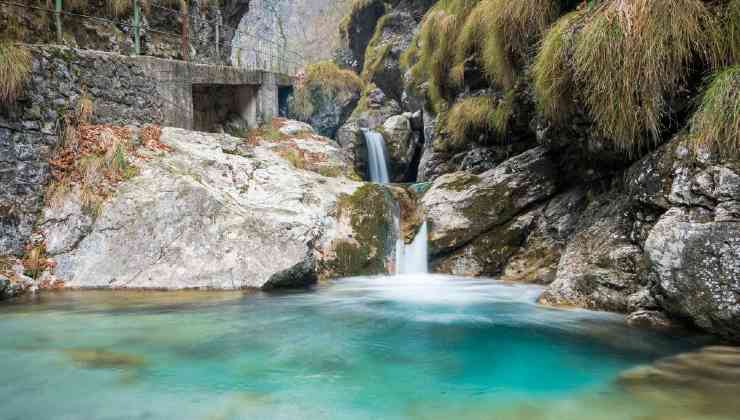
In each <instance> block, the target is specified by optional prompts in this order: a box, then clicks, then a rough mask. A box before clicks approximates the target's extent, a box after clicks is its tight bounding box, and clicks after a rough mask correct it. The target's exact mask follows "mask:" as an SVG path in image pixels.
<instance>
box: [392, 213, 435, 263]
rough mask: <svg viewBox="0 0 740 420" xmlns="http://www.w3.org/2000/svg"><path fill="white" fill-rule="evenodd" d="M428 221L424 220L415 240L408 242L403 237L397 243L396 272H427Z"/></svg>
mask: <svg viewBox="0 0 740 420" xmlns="http://www.w3.org/2000/svg"><path fill="white" fill-rule="evenodd" d="M427 240H428V233H427V223H426V222H424V223H422V225H421V228H419V232H417V233H416V236H415V237H414V240H413V241H412V242H411V243H410V244H406V243H405V242H404V241H403V239H399V240H398V244H397V245H396V274H410V273H427V272H429V268H428V263H427V259H428V254H427V253H428V250H427Z"/></svg>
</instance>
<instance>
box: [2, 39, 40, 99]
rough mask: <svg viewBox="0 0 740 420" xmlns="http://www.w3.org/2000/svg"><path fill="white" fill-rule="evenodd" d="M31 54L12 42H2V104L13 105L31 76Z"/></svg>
mask: <svg viewBox="0 0 740 420" xmlns="http://www.w3.org/2000/svg"><path fill="white" fill-rule="evenodd" d="M31 65H32V57H31V53H30V52H29V51H28V50H27V49H26V48H25V47H22V46H19V45H16V44H14V43H12V42H10V41H7V40H5V41H0V103H12V102H14V101H15V100H16V98H17V97H18V96H19V95H20V94H21V92H22V90H23V85H24V84H25V83H26V81H27V80H28V78H29V77H30V75H31Z"/></svg>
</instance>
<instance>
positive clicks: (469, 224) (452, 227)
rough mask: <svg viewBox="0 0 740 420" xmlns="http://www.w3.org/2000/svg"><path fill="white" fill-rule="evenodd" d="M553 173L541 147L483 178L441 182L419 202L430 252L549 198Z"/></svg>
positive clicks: (456, 176)
mask: <svg viewBox="0 0 740 420" xmlns="http://www.w3.org/2000/svg"><path fill="white" fill-rule="evenodd" d="M555 174H556V168H555V167H554V166H553V165H552V163H551V161H550V160H549V158H548V156H547V149H545V148H542V147H538V148H535V149H532V150H529V151H527V152H525V153H522V154H521V155H518V156H516V157H514V158H512V159H509V160H508V161H506V162H504V163H503V164H501V165H499V166H498V167H496V168H495V169H492V170H490V171H487V172H484V173H482V174H480V175H472V174H468V173H465V172H456V173H452V174H447V175H444V176H441V177H439V178H437V179H436V180H435V181H434V182H433V183H432V186H431V188H430V190H429V191H428V192H427V193H426V194H425V195H424V197H423V198H422V200H421V202H422V205H423V207H424V210H425V212H426V215H427V218H428V219H429V221H430V237H429V241H430V252H431V253H432V254H433V255H439V254H442V253H445V252H449V251H452V250H455V249H457V248H459V247H461V246H463V245H465V244H467V243H468V242H470V241H471V240H472V239H474V238H476V237H477V236H478V235H480V234H483V233H485V232H487V231H489V230H490V229H492V228H494V227H496V226H501V225H503V224H505V223H507V222H508V221H510V220H511V219H512V218H513V217H514V216H515V215H516V214H518V213H519V212H521V211H522V210H524V209H526V208H528V207H530V206H532V205H535V204H537V203H539V202H541V201H543V200H545V199H547V198H549V197H550V196H552V195H553V194H554V193H555V191H556V184H555Z"/></svg>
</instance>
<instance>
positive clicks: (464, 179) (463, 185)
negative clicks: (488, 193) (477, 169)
mask: <svg viewBox="0 0 740 420" xmlns="http://www.w3.org/2000/svg"><path fill="white" fill-rule="evenodd" d="M480 182H481V179H480V177H479V176H478V175H473V174H468V173H460V174H458V175H457V176H456V177H455V178H454V179H453V180H452V181H450V182H446V183H444V184H441V185H440V186H439V187H440V188H444V189H445V190H450V191H458V192H459V191H464V190H466V189H468V188H469V187H470V186H472V185H478V184H480Z"/></svg>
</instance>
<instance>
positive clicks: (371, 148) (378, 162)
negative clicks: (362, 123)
mask: <svg viewBox="0 0 740 420" xmlns="http://www.w3.org/2000/svg"><path fill="white" fill-rule="evenodd" d="M362 134H363V135H364V136H365V143H366V144H367V163H368V166H369V172H370V181H372V182H379V183H381V184H387V183H389V182H390V177H389V176H388V160H387V159H386V157H385V156H386V154H385V141H384V140H383V135H382V134H380V133H378V132H377V131H373V130H368V129H367V128H363V129H362Z"/></svg>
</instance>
